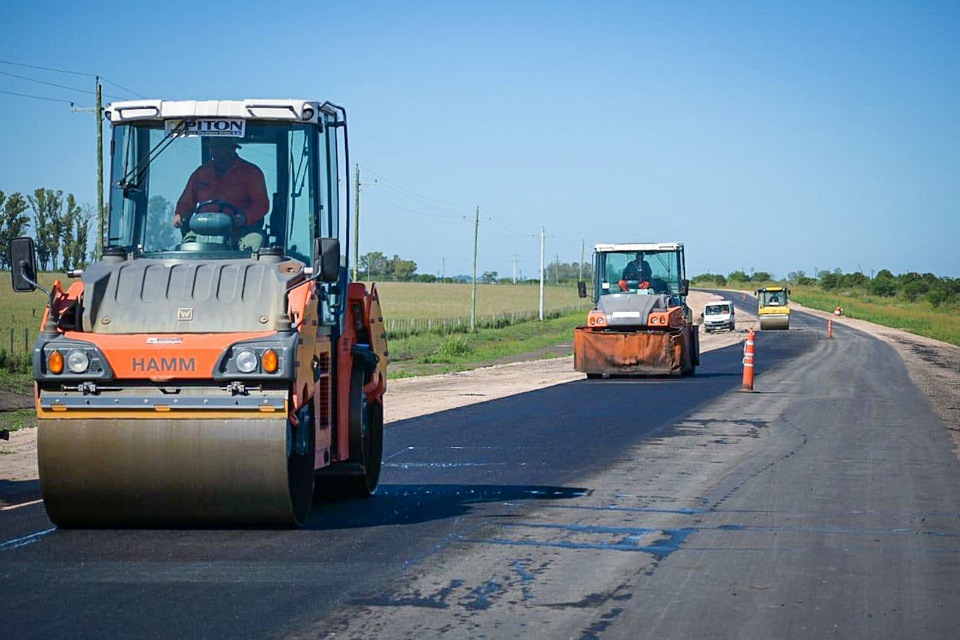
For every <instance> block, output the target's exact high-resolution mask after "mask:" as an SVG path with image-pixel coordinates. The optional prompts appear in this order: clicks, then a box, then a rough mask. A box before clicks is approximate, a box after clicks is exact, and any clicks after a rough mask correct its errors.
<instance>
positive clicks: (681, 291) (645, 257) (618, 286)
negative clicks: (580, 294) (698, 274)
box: [595, 245, 687, 297]
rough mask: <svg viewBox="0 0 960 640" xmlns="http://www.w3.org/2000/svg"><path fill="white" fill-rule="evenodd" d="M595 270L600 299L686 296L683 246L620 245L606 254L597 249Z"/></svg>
mask: <svg viewBox="0 0 960 640" xmlns="http://www.w3.org/2000/svg"><path fill="white" fill-rule="evenodd" d="M595 267H596V276H595V277H596V283H597V291H598V294H599V295H600V296H606V295H617V294H624V293H627V294H636V295H670V296H678V297H685V296H686V295H687V282H686V280H684V278H683V273H684V272H683V269H684V265H683V248H682V246H673V245H664V246H659V245H623V246H620V247H617V248H613V247H611V248H610V249H608V250H605V249H601V248H599V247H598V250H597V255H596V260H595Z"/></svg>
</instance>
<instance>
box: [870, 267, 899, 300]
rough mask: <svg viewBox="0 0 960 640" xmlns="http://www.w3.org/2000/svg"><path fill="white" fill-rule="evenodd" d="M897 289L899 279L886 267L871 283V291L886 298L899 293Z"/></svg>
mask: <svg viewBox="0 0 960 640" xmlns="http://www.w3.org/2000/svg"><path fill="white" fill-rule="evenodd" d="M897 289H898V286H897V279H896V278H895V277H894V275H893V274H892V273H890V272H889V271H887V270H886V269H881V270H880V271H879V272H878V273H877V275H876V276H874V278H873V280H871V281H870V285H869V290H870V293H872V294H874V295H877V296H881V297H884V298H892V297H893V296H895V295H897Z"/></svg>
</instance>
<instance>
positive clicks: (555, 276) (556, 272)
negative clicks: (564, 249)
mask: <svg viewBox="0 0 960 640" xmlns="http://www.w3.org/2000/svg"><path fill="white" fill-rule="evenodd" d="M553 284H555V285H558V284H560V253H559V252H558V253H557V261H556V262H554V263H553Z"/></svg>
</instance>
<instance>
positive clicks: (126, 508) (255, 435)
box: [37, 418, 313, 527]
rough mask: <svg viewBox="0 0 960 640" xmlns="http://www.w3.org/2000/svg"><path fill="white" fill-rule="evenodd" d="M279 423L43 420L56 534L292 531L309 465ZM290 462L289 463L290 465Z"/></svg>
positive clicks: (43, 481) (299, 517)
mask: <svg viewBox="0 0 960 640" xmlns="http://www.w3.org/2000/svg"><path fill="white" fill-rule="evenodd" d="M287 425H288V423H287V421H286V420H285V419H277V418H272V419H234V420H223V419H177V420H158V419H138V420H123V419H114V420H110V419H102V418H98V419H72V420H42V421H40V424H39V431H38V439H37V449H38V451H37V453H38V461H39V471H40V487H41V492H42V494H43V500H44V504H45V506H46V509H47V513H48V515H49V516H50V519H51V520H52V521H53V522H54V523H55V524H57V525H58V526H61V527H118V526H119V527H125V526H144V527H149V526H164V527H166V526H171V525H174V526H183V525H186V526H223V525H239V526H296V525H298V524H301V523H302V521H303V519H305V517H306V515H307V514H308V513H309V509H310V502H309V497H307V498H306V502H304V492H307V494H306V495H307V496H309V495H312V489H313V484H312V480H313V460H312V458H311V459H310V460H306V459H305V458H306V456H302V457H298V456H294V457H292V458H289V459H288V440H289V439H290V436H289V434H288V426H287ZM288 460H290V461H291V462H290V463H288Z"/></svg>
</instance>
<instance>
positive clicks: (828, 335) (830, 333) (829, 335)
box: [827, 320, 833, 338]
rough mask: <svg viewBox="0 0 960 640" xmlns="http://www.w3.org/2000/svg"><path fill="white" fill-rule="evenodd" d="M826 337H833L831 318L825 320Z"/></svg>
mask: <svg viewBox="0 0 960 640" xmlns="http://www.w3.org/2000/svg"><path fill="white" fill-rule="evenodd" d="M827 337H828V338H832V337H833V320H827Z"/></svg>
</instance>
